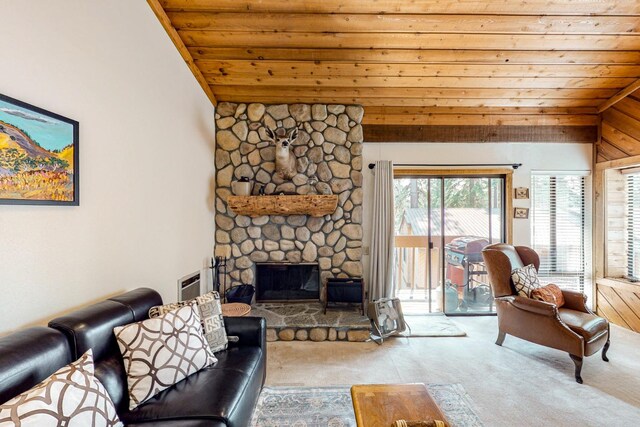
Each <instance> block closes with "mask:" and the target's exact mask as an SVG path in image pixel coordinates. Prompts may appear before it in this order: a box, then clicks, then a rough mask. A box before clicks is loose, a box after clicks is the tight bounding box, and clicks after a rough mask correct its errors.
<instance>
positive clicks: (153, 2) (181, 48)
mask: <svg viewBox="0 0 640 427" xmlns="http://www.w3.org/2000/svg"><path fill="white" fill-rule="evenodd" d="M147 3H148V4H149V6H150V7H151V10H153V13H154V14H155V15H156V17H157V18H158V21H160V24H162V27H163V28H164V30H165V31H166V32H167V34H168V35H169V38H170V39H171V41H172V42H173V45H174V46H175V47H176V49H178V52H180V55H181V56H182V59H184V62H186V63H187V66H188V67H189V69H190V70H191V72H192V73H193V76H194V77H195V78H196V80H197V81H198V83H199V84H200V87H201V88H202V90H203V91H204V93H205V94H206V95H207V98H209V100H210V101H211V103H212V104H213V105H214V106H215V105H217V100H216V97H215V95H214V94H213V91H212V90H211V87H210V86H209V83H208V82H207V81H206V79H205V78H204V76H203V75H202V72H201V71H200V69H199V68H198V66H197V65H196V63H195V62H194V60H193V58H192V57H191V53H189V50H188V49H187V47H186V46H185V44H184V42H183V41H182V39H181V38H180V36H179V35H178V32H177V31H176V29H175V28H173V26H172V25H171V21H170V20H169V18H168V17H167V14H166V13H165V11H164V9H163V8H162V5H161V4H160V3H159V1H158V0H147Z"/></svg>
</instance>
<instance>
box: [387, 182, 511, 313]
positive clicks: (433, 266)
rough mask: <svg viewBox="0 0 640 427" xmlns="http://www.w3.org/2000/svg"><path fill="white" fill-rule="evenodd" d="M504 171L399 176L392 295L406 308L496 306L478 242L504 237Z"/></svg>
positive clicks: (462, 310) (485, 309)
mask: <svg viewBox="0 0 640 427" xmlns="http://www.w3.org/2000/svg"><path fill="white" fill-rule="evenodd" d="M504 194H505V177H504V176H501V175H496V176H493V175H487V176H481V175H473V176H428V177H420V176H416V177H399V178H396V180H395V202H396V253H395V261H396V270H395V271H396V274H395V288H396V295H397V296H398V297H399V298H400V299H401V300H403V310H404V311H405V312H406V313H408V314H426V313H438V312H444V313H446V314H454V315H455V314H458V315H460V314H482V313H492V312H493V311H494V306H493V298H492V296H491V289H490V287H489V281H488V278H487V274H486V270H485V268H484V264H483V262H482V254H481V251H482V249H483V248H484V247H485V246H486V245H488V244H490V243H497V242H502V241H504V238H505V230H506V228H505V204H504Z"/></svg>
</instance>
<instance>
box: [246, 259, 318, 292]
mask: <svg viewBox="0 0 640 427" xmlns="http://www.w3.org/2000/svg"><path fill="white" fill-rule="evenodd" d="M310 300H315V301H319V300H320V268H319V265H318V263H305V262H302V263H289V262H257V263H256V301H257V302H282V301H310Z"/></svg>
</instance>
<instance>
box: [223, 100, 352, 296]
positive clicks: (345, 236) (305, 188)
mask: <svg viewBox="0 0 640 427" xmlns="http://www.w3.org/2000/svg"><path fill="white" fill-rule="evenodd" d="M362 116H363V109H362V107H361V106H356V105H350V106H345V105H320V104H315V105H307V104H292V105H285V104H282V105H264V104H255V103H254V104H248V105H247V104H235V103H227V102H223V103H220V104H219V105H218V108H217V110H216V128H217V135H216V153H215V163H216V184H217V187H216V216H215V221H216V236H215V237H216V246H217V247H218V248H220V249H223V250H226V251H227V252H228V253H230V254H231V255H230V258H229V260H228V261H227V274H228V277H227V284H231V285H232V286H235V285H239V284H243V283H244V284H256V277H257V276H256V265H255V264H256V263H274V262H286V263H293V264H295V263H317V265H318V268H319V272H320V286H322V284H323V283H324V282H325V281H326V279H327V278H328V277H355V276H362V264H361V258H362V225H361V224H362V126H361V121H362ZM265 127H269V128H270V129H272V130H277V129H283V130H284V131H285V132H290V131H291V130H292V129H293V128H294V127H296V128H298V130H299V132H298V137H297V138H296V139H295V140H293V141H292V148H291V154H292V155H293V156H295V166H296V171H295V174H294V176H292V178H291V179H283V178H282V177H281V176H279V175H278V174H277V173H276V164H275V146H274V145H273V144H272V142H271V139H270V138H269V136H268V134H267V132H266V129H265ZM241 177H248V178H249V179H251V180H252V181H253V182H254V184H255V185H254V188H253V194H257V192H258V187H259V186H262V188H263V190H264V192H265V193H266V194H267V195H266V196H262V197H269V196H268V195H269V194H281V193H284V194H301V195H305V194H335V195H337V196H338V204H337V207H336V209H335V211H334V212H332V213H331V214H329V215H325V216H323V217H312V216H309V215H290V216H284V215H263V216H257V217H249V216H244V215H237V214H235V213H234V212H233V211H232V210H231V209H230V208H229V206H228V205H227V198H228V197H229V196H230V195H231V194H232V192H231V183H232V181H234V180H237V179H239V178H241Z"/></svg>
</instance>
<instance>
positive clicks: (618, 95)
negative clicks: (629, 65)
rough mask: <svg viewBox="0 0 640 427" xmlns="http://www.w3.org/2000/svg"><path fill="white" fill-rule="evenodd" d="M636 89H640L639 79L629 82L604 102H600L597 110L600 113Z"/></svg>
mask: <svg viewBox="0 0 640 427" xmlns="http://www.w3.org/2000/svg"><path fill="white" fill-rule="evenodd" d="M638 89H640V79H638V80H636V81H635V82H633V83H631V84H629V86H627V87H625V88H624V89H622V90H621V91H620V92H618V93H616V94H615V95H613V96H612V97H611V98H609V99H607V100H606V101H605V102H603V103H602V104H600V105H599V106H598V112H599V113H602V112H603V111H605V110H606V109H608V108H610V107H612V106H614V105H615V104H616V103H617V102H619V101H621V100H623V99H624V98H626V97H627V96H628V95H631V94H632V93H633V92H635V91H636V90H638Z"/></svg>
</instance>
